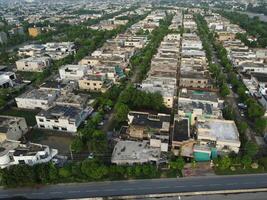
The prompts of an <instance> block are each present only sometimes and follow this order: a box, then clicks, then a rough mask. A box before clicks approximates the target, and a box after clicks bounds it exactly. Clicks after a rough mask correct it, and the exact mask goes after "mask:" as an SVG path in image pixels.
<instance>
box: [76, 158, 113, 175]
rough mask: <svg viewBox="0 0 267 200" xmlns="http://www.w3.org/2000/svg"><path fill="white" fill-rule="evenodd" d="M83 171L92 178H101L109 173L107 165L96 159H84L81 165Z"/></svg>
mask: <svg viewBox="0 0 267 200" xmlns="http://www.w3.org/2000/svg"><path fill="white" fill-rule="evenodd" d="M81 171H82V173H83V174H85V175H86V176H87V177H88V178H89V179H92V180H100V179H102V178H103V177H104V176H105V175H107V174H108V169H107V167H106V166H104V165H102V164H99V163H98V162H97V161H96V160H84V161H83V162H82V165H81Z"/></svg>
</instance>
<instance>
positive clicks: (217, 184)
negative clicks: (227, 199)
mask: <svg viewBox="0 0 267 200" xmlns="http://www.w3.org/2000/svg"><path fill="white" fill-rule="evenodd" d="M221 185H222V184H219V183H215V184H210V185H209V186H221Z"/></svg>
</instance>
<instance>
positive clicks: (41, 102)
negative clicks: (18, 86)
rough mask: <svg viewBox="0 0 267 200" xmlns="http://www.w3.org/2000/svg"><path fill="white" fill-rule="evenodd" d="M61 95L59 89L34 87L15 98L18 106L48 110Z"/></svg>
mask: <svg viewBox="0 0 267 200" xmlns="http://www.w3.org/2000/svg"><path fill="white" fill-rule="evenodd" d="M58 96H59V91H56V90H45V89H33V90H31V91H28V92H25V93H24V94H22V95H20V96H18V97H16V98H15V101H16V104H17V106H18V108H24V109H43V110H47V109H48V108H50V107H51V106H52V105H53V103H54V102H55V100H56V98H57V97H58Z"/></svg>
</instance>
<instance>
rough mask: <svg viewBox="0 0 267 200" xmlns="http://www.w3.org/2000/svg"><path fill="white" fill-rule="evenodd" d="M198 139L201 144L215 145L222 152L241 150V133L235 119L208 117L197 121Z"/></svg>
mask: <svg viewBox="0 0 267 200" xmlns="http://www.w3.org/2000/svg"><path fill="white" fill-rule="evenodd" d="M197 139H198V141H199V143H200V144H201V145H208V146H209V145H210V147H215V148H216V149H217V151H218V152H220V153H230V152H232V151H233V152H235V153H238V152H239V148H240V145H241V143H240V141H239V133H238V130H237V127H236V125H235V122H234V121H231V120H219V119H207V120H206V121H203V122H198V123H197Z"/></svg>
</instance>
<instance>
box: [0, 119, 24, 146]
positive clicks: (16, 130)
mask: <svg viewBox="0 0 267 200" xmlns="http://www.w3.org/2000/svg"><path fill="white" fill-rule="evenodd" d="M27 132H28V126H27V124H26V120H25V119H24V118H23V117H13V116H6V115H0V142H2V141H4V140H19V139H20V138H21V137H22V136H23V135H24V134H25V133H27Z"/></svg>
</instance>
